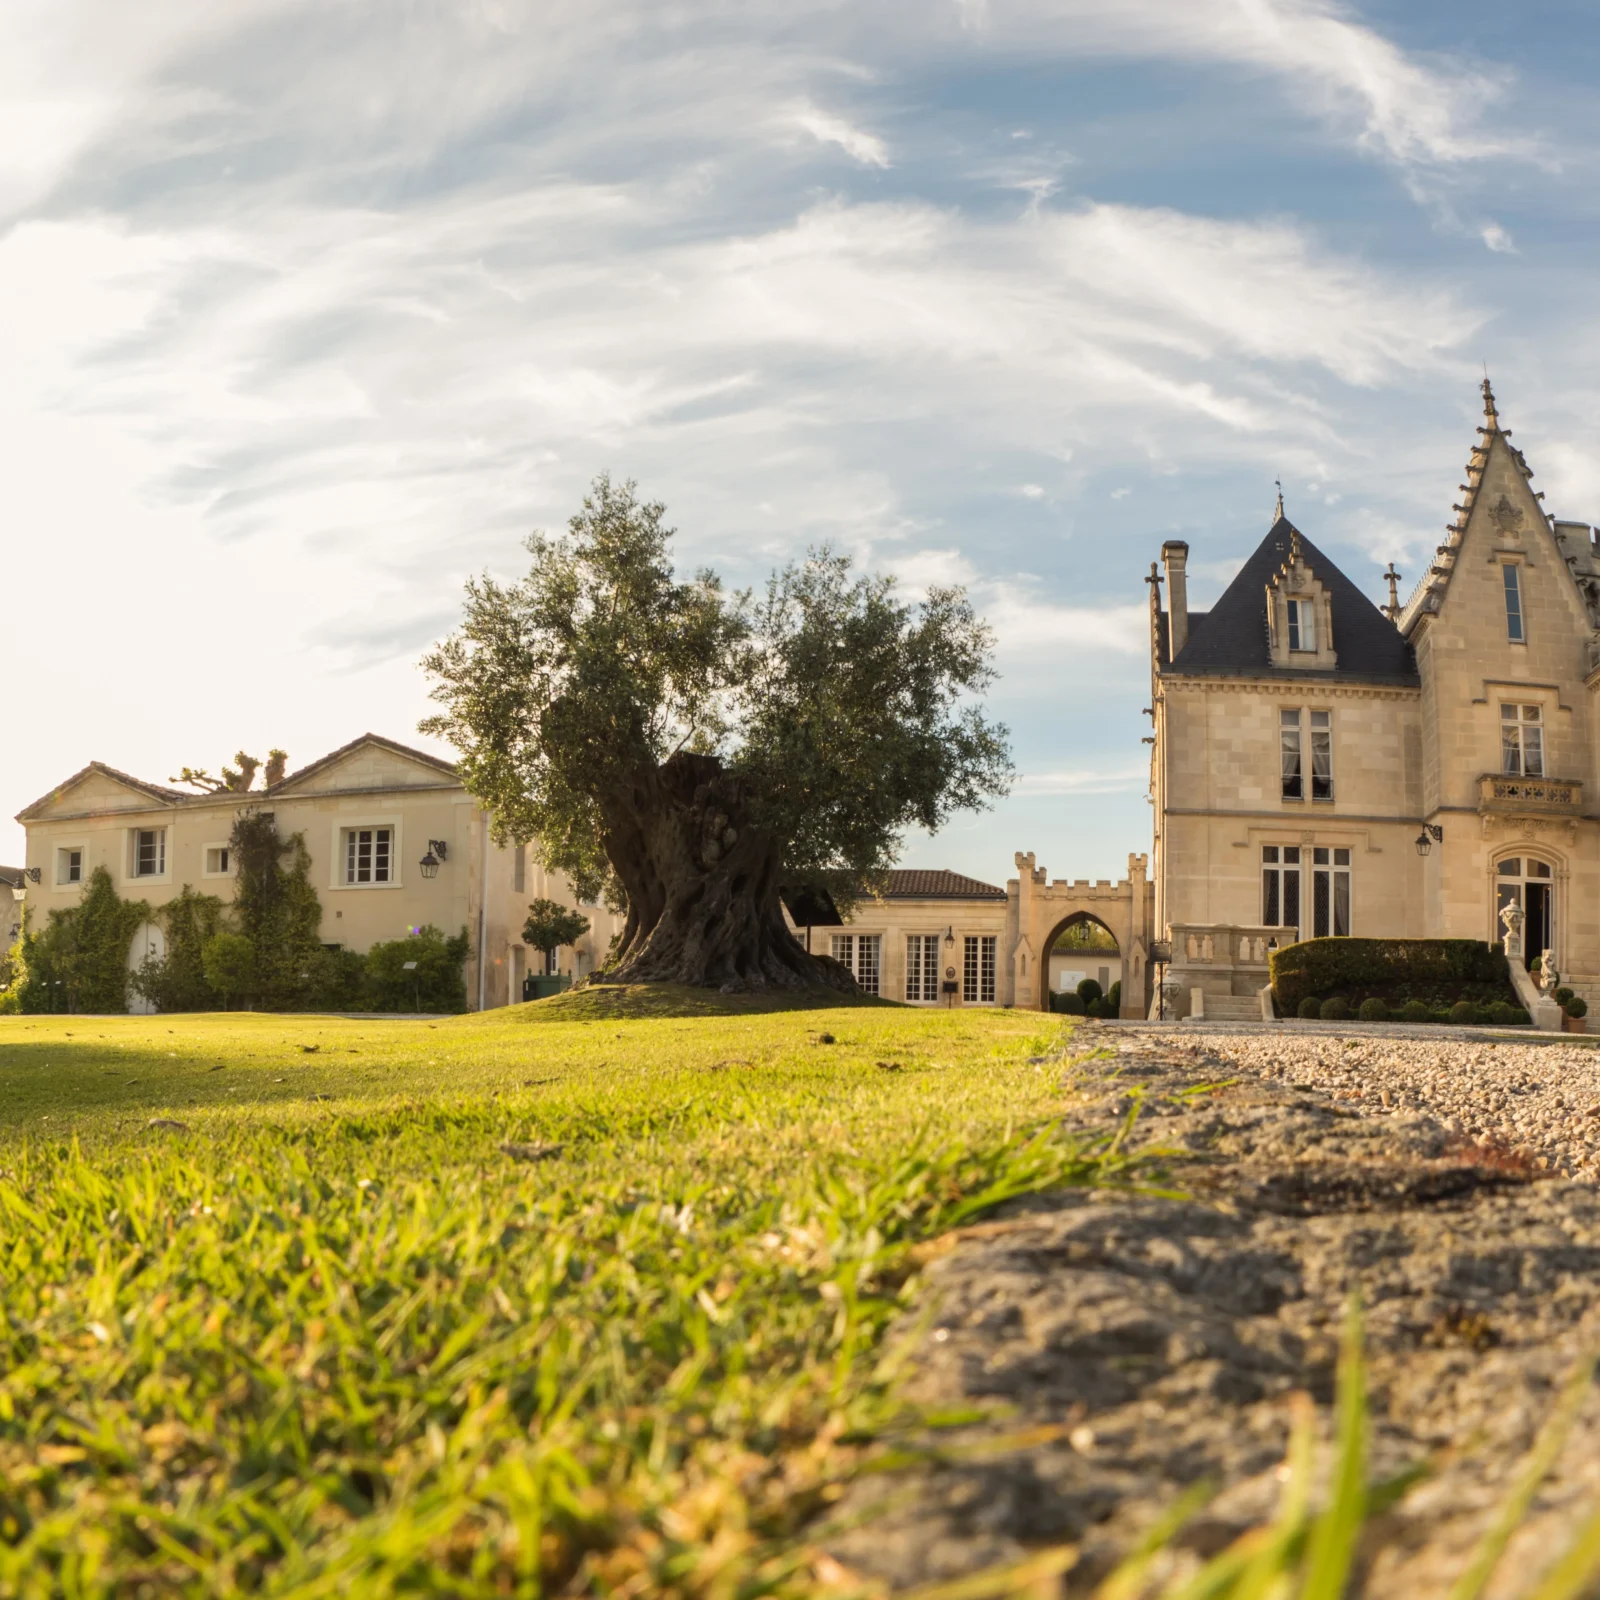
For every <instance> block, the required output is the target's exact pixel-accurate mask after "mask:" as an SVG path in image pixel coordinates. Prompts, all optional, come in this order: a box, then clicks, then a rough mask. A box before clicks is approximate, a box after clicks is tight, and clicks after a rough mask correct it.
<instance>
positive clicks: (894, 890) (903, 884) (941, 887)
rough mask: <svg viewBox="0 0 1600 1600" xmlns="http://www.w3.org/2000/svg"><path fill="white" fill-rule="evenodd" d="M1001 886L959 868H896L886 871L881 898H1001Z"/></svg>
mask: <svg viewBox="0 0 1600 1600" xmlns="http://www.w3.org/2000/svg"><path fill="white" fill-rule="evenodd" d="M1005 897H1006V892H1005V890H1004V889H999V888H996V887H995V885H994V884H992V883H979V882H978V880H977V879H976V878H968V877H965V876H963V875H962V874H961V873H959V872H928V871H922V870H913V871H906V870H902V869H900V868H896V869H895V870H894V871H893V872H891V873H890V874H889V883H888V887H887V888H886V889H885V890H884V892H883V898H884V899H885V900H1004V899H1005Z"/></svg>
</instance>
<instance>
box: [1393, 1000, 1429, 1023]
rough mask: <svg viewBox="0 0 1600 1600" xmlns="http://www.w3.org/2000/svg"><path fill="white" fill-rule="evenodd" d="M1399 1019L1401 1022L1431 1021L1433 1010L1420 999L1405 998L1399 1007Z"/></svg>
mask: <svg viewBox="0 0 1600 1600" xmlns="http://www.w3.org/2000/svg"><path fill="white" fill-rule="evenodd" d="M1400 1020H1401V1021H1402V1022H1432V1021H1433V1012H1432V1011H1430V1010H1429V1009H1428V1007H1427V1006H1426V1005H1424V1004H1423V1003H1422V1001H1420V1000H1407V1001H1406V1003H1405V1004H1404V1005H1403V1006H1401V1007H1400Z"/></svg>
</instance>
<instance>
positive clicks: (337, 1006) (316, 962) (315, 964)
mask: <svg viewBox="0 0 1600 1600" xmlns="http://www.w3.org/2000/svg"><path fill="white" fill-rule="evenodd" d="M304 1004H305V1006H306V1007H307V1009H308V1010H311V1011H364V1010H365V1009H366V1006H367V962H366V957H365V956H362V955H360V954H359V953H358V952H356V951H354V950H346V949H344V948H343V947H342V946H339V945H331V946H326V947H324V948H323V949H321V950H319V951H318V952H317V953H316V955H315V956H314V957H312V959H311V963H310V966H309V968H308V970H307V977H306V988H305V996H304Z"/></svg>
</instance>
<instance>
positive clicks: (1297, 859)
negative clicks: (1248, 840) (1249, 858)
mask: <svg viewBox="0 0 1600 1600" xmlns="http://www.w3.org/2000/svg"><path fill="white" fill-rule="evenodd" d="M1304 854H1305V852H1304V850H1303V849H1302V847H1301V846H1300V845H1297V844H1264V845H1262V847H1261V861H1260V870H1261V926H1262V927H1263V928H1293V929H1294V931H1295V936H1296V938H1298V937H1299V934H1300V930H1301V929H1302V928H1303V927H1304V920H1303V919H1304V916H1305V895H1304V894H1303V893H1302V888H1303V876H1302V875H1303V873H1304V871H1305V864H1304V862H1302V860H1301V857H1302V856H1303V855H1304ZM1291 900H1293V902H1294V921H1293V922H1288V921H1285V920H1284V915H1285V913H1286V912H1287V911H1288V910H1289V902H1290V901H1291Z"/></svg>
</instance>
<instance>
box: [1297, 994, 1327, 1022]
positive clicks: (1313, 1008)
mask: <svg viewBox="0 0 1600 1600" xmlns="http://www.w3.org/2000/svg"><path fill="white" fill-rule="evenodd" d="M1294 1014H1295V1015H1296V1016H1297V1017H1304V1018H1305V1019H1306V1020H1307V1021H1308V1022H1315V1021H1316V1019H1317V1018H1318V1017H1320V1016H1321V1015H1322V1002H1321V1001H1320V1000H1319V999H1317V997H1316V996H1315V995H1314V994H1308V995H1307V996H1306V997H1305V999H1304V1000H1302V1001H1301V1002H1300V1004H1299V1005H1298V1006H1297V1007H1296V1008H1295V1013H1294Z"/></svg>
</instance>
